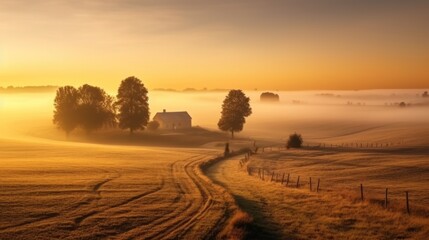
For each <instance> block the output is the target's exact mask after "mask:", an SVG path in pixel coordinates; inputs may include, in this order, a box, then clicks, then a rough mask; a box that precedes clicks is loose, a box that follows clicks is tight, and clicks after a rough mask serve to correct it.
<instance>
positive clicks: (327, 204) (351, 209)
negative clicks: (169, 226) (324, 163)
mask: <svg viewBox="0 0 429 240" xmlns="http://www.w3.org/2000/svg"><path fill="white" fill-rule="evenodd" d="M207 174H208V176H209V177H210V178H211V179H213V181H215V182H216V183H217V184H220V185H221V186H223V187H225V188H226V189H227V190H228V191H229V192H230V193H231V194H232V195H233V196H234V198H235V199H236V201H237V203H238V205H239V206H240V207H241V208H242V209H243V210H244V211H246V212H248V213H250V214H251V215H252V216H253V217H254V225H255V227H254V231H253V232H254V235H255V238H256V239H402V238H413V239H425V237H427V235H426V234H428V233H429V232H427V228H425V224H426V223H427V222H426V221H423V222H421V221H419V220H417V221H415V219H414V220H413V219H411V218H409V217H407V216H405V215H403V214H397V213H392V212H389V211H385V210H382V209H380V208H379V207H374V206H372V205H368V204H362V203H357V202H355V203H353V202H352V201H350V200H349V199H345V198H343V197H341V196H333V195H331V194H317V193H314V192H309V191H308V190H307V189H295V188H291V187H285V186H282V185H281V184H280V183H274V182H269V181H261V180H260V179H258V178H257V177H256V176H249V175H247V173H246V172H245V170H244V169H242V168H241V167H240V166H239V158H235V159H231V160H225V161H221V162H219V163H217V164H215V165H213V166H212V167H211V168H210V169H208V173H207Z"/></svg>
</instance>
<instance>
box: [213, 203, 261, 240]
mask: <svg viewBox="0 0 429 240" xmlns="http://www.w3.org/2000/svg"><path fill="white" fill-rule="evenodd" d="M252 223H253V218H252V217H251V216H250V215H249V214H248V213H246V212H243V211H241V210H238V211H237V212H236V213H235V214H234V215H233V217H232V218H231V219H230V220H229V222H228V225H227V226H226V227H225V229H224V230H223V232H222V233H221V235H220V236H221V239H230V240H239V239H249V238H251V237H252V236H251V232H252V230H251V228H252Z"/></svg>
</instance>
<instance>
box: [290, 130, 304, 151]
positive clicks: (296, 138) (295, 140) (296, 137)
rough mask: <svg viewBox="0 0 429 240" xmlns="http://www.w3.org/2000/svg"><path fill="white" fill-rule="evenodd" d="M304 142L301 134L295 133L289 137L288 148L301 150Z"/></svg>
mask: <svg viewBox="0 0 429 240" xmlns="http://www.w3.org/2000/svg"><path fill="white" fill-rule="evenodd" d="M303 142H304V141H303V140H302V137H301V135H300V134H297V133H294V134H292V135H290V136H289V140H288V141H287V145H286V147H287V148H288V149H289V148H301V147H302V143H303Z"/></svg>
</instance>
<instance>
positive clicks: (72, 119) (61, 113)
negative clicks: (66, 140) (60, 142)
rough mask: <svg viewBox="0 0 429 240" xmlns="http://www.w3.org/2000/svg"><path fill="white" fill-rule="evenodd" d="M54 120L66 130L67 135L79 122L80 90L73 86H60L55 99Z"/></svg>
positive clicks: (59, 126)
mask: <svg viewBox="0 0 429 240" xmlns="http://www.w3.org/2000/svg"><path fill="white" fill-rule="evenodd" d="M54 107H55V110H54V119H53V122H54V124H56V125H57V126H58V128H60V129H61V130H63V131H65V132H66V135H67V137H68V136H69V135H70V132H71V131H73V130H74V129H75V128H76V127H77V126H78V124H79V119H78V115H77V111H78V107H79V92H78V90H77V89H76V88H74V87H72V86H65V87H60V88H58V89H57V93H56V96H55V100H54Z"/></svg>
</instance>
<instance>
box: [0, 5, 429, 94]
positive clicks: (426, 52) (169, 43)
mask: <svg viewBox="0 0 429 240" xmlns="http://www.w3.org/2000/svg"><path fill="white" fill-rule="evenodd" d="M179 2H180V3H179ZM428 10H429V3H428V2H427V1H423V0H409V1H400V0H361V1H353V0H324V1H322V0H306V1H295V0H268V1H257V0H246V1H245V0H238V1H225V0H218V1H197V0H184V1H174V0H164V1H159V0H146V1H137V0H123V1H117V0H103V1H102V0H93V1H83V0H75V1H66V0H34V1H25V0H0V86H8V85H15V86H22V85H48V84H50V85H65V84H70V85H80V84H82V83H90V84H95V85H100V86H104V87H106V88H116V87H117V86H118V85H119V83H120V81H121V80H122V79H124V78H126V77H127V76H131V75H135V76H137V77H139V78H141V79H142V80H143V81H144V82H145V84H146V85H147V86H148V87H149V88H150V89H153V88H177V89H183V88H187V87H194V88H203V87H207V88H243V89H254V88H258V89H279V90H301V89H367V88H425V87H429V71H428V70H427V69H429V28H428V27H427V23H428V22H429V14H427V13H428Z"/></svg>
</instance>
